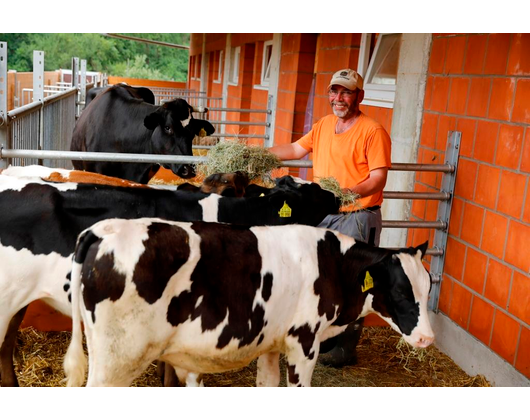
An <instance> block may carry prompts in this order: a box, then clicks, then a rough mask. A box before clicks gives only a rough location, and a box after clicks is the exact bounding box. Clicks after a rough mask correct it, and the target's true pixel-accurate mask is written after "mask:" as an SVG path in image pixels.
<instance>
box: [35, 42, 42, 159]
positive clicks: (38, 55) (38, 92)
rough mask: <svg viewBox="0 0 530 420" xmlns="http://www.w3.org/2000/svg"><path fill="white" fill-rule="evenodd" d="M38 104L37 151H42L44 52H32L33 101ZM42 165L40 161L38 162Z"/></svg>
mask: <svg viewBox="0 0 530 420" xmlns="http://www.w3.org/2000/svg"><path fill="white" fill-rule="evenodd" d="M32 102H40V104H41V107H40V110H39V150H43V149H44V51H33V101H32ZM39 165H42V160H39Z"/></svg>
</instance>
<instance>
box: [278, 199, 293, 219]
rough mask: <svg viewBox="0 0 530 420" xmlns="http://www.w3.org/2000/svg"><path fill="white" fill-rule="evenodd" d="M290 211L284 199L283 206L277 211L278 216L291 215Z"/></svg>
mask: <svg viewBox="0 0 530 420" xmlns="http://www.w3.org/2000/svg"><path fill="white" fill-rule="evenodd" d="M291 213H292V210H291V207H289V206H288V205H287V202H286V201H284V202H283V206H282V208H281V209H280V211H279V212H278V214H279V215H280V217H291Z"/></svg>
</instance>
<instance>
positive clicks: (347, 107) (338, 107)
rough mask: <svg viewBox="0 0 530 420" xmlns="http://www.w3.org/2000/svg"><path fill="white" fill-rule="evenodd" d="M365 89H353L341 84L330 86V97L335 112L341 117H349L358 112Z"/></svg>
mask: <svg viewBox="0 0 530 420" xmlns="http://www.w3.org/2000/svg"><path fill="white" fill-rule="evenodd" d="M361 92H362V93H364V91H360V90H359V89H355V90H354V91H351V90H350V89H347V88H345V87H343V86H340V85H333V86H331V87H330V88H329V91H328V97H329V103H330V105H331V109H332V110H333V113H334V114H335V115H336V116H337V117H339V118H346V119H347V118H349V117H351V116H353V115H355V114H356V113H357V110H358V109H359V104H360V103H361V101H362V99H363V96H364V95H363V94H362V93H361Z"/></svg>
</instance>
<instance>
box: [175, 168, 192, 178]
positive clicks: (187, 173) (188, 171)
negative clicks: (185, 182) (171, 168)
mask: <svg viewBox="0 0 530 420" xmlns="http://www.w3.org/2000/svg"><path fill="white" fill-rule="evenodd" d="M177 175H178V176H180V177H181V178H185V179H186V178H193V177H194V176H195V169H194V168H193V166H191V165H182V166H181V167H180V168H179V169H178V171H177Z"/></svg>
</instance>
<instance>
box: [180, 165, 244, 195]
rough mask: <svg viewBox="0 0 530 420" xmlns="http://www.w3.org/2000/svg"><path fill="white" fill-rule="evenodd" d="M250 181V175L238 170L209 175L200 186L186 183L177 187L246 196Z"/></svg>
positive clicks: (186, 189)
mask: <svg viewBox="0 0 530 420" xmlns="http://www.w3.org/2000/svg"><path fill="white" fill-rule="evenodd" d="M248 183H249V179H248V175H247V174H246V173H245V172H241V171H236V172H228V173H219V174H212V175H209V176H208V177H206V178H205V179H204V181H203V183H202V185H201V186H200V187H196V186H195V185H192V184H189V183H185V184H181V185H179V186H178V187H177V189H179V190H185V191H195V192H196V191H202V192H204V193H215V194H219V195H222V196H225V197H244V196H245V189H246V188H247V187H248Z"/></svg>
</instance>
